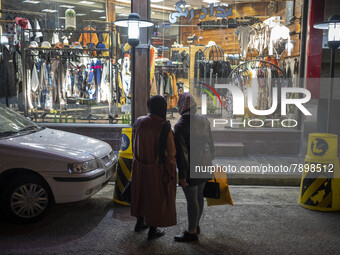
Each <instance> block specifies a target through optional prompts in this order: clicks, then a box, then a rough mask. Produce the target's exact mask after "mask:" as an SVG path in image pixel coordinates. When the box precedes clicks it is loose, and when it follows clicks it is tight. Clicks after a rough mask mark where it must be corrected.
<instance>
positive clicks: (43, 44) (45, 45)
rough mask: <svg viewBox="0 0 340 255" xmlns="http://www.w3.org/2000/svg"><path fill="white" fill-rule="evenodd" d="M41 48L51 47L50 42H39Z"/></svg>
mask: <svg viewBox="0 0 340 255" xmlns="http://www.w3.org/2000/svg"><path fill="white" fill-rule="evenodd" d="M41 48H44V49H50V48H51V44H50V43H49V42H47V41H44V42H42V43H41Z"/></svg>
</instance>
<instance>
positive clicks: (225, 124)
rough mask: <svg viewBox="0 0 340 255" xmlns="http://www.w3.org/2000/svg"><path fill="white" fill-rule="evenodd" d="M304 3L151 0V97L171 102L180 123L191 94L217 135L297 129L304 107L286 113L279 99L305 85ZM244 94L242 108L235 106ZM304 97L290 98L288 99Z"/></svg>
mask: <svg viewBox="0 0 340 255" xmlns="http://www.w3.org/2000/svg"><path fill="white" fill-rule="evenodd" d="M301 5H302V1H300V0H296V1H280V2H276V1H256V0H254V1H237V0H233V1H219V0H203V1H191V0H188V1H152V0H151V11H152V12H151V17H152V21H153V22H154V23H155V24H156V26H155V28H154V31H153V34H152V37H151V44H152V46H153V47H154V49H155V56H154V57H155V68H154V78H153V80H152V83H151V94H161V95H164V96H165V97H166V98H167V100H168V105H169V115H170V116H169V117H173V122H174V123H175V122H176V120H178V118H179V114H178V112H177V108H176V102H177V100H178V96H179V94H181V93H182V92H190V93H191V94H192V95H193V96H194V98H195V100H196V102H197V105H198V110H199V112H200V113H202V114H204V115H206V116H207V117H208V118H209V119H210V122H211V123H212V125H213V127H214V128H215V129H216V130H230V129H240V128H245V129H255V128H259V127H261V128H267V129H268V130H269V128H270V129H271V130H273V129H275V130H278V129H292V128H293V129H294V128H297V127H298V126H299V125H300V124H301V123H299V118H298V116H299V114H300V112H299V109H298V108H297V107H295V106H294V105H287V106H282V107H283V108H285V112H286V114H282V113H281V108H282V107H281V94H282V89H283V88H298V87H299V86H300V83H299V79H298V77H299V61H300V36H301V34H300V22H299V18H300V17H301V15H302V13H301ZM152 71H153V70H152ZM226 85H232V89H230V88H227V86H226ZM288 91H291V90H288ZM238 92H239V96H242V98H241V99H242V100H243V101H241V102H242V105H241V106H242V107H241V108H242V109H237V107H238V106H240V105H237V104H234V103H235V102H236V100H235V96H236V95H237V93H238ZM299 96H302V97H303V95H301V93H300V94H298V93H287V99H294V98H298V97H299ZM238 102H239V101H238ZM276 106H277V107H276ZM239 110H240V111H239ZM265 111H266V112H265Z"/></svg>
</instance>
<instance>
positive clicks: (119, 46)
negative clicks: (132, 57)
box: [0, 0, 131, 124]
mask: <svg viewBox="0 0 340 255" xmlns="http://www.w3.org/2000/svg"><path fill="white" fill-rule="evenodd" d="M129 12H130V4H127V3H122V4H120V5H119V4H116V3H115V1H105V2H104V1H97V0H91V1H66V0H65V1H63V0H60V1H51V0H40V1H30V0H26V1H22V0H20V1H19V0H14V1H12V0H2V1H1V17H0V20H1V21H0V28H1V30H0V31H1V45H0V54H1V56H0V68H1V72H2V73H1V81H0V103H2V104H5V105H7V106H8V107H10V108H12V109H14V110H16V111H19V112H20V113H22V114H23V115H26V116H27V117H30V118H31V119H33V120H35V121H36V122H55V123H106V124H108V123H119V124H120V123H124V124H129V123H130V116H131V114H130V109H131V98H130V87H129V80H130V78H131V75H130V73H131V72H130V65H129V52H128V49H127V47H124V46H125V43H126V41H127V38H126V37H125V34H126V31H124V30H118V29H117V30H116V29H115V28H114V26H113V22H114V21H115V20H116V18H121V17H123V16H124V15H127V14H128V13H129ZM129 75H130V76H129Z"/></svg>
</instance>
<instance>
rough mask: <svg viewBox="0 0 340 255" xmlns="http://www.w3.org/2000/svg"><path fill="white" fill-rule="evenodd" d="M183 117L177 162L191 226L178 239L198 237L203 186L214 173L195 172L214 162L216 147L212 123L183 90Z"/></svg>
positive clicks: (177, 128) (180, 106)
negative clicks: (198, 111)
mask: <svg viewBox="0 0 340 255" xmlns="http://www.w3.org/2000/svg"><path fill="white" fill-rule="evenodd" d="M178 111H179V113H180V114H181V118H180V119H179V121H178V122H177V124H176V125H175V145H176V163H177V168H178V176H179V183H180V185H181V186H182V188H183V191H184V194H185V198H186V200H187V213H188V221H189V226H188V230H187V231H184V232H183V233H181V234H180V235H177V236H175V240H176V241H178V242H191V241H197V240H198V236H197V234H199V233H200V228H199V221H200V218H201V215H202V212H203V207H204V199H203V189H204V185H205V183H206V181H207V180H208V179H210V178H211V177H210V175H208V176H207V175H206V174H204V173H198V172H195V171H196V169H197V167H198V168H201V169H202V168H204V166H209V165H212V159H213V158H214V154H215V149H214V144H213V140H212V135H211V129H210V123H209V121H208V119H207V118H206V117H204V116H202V115H198V114H196V102H195V100H194V98H193V97H192V96H191V95H190V94H189V93H182V94H181V95H180V97H179V100H178Z"/></svg>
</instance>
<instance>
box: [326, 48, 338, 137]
mask: <svg viewBox="0 0 340 255" xmlns="http://www.w3.org/2000/svg"><path fill="white" fill-rule="evenodd" d="M335 52H336V48H331V69H330V72H331V75H330V77H331V80H330V87H329V96H328V113H327V133H329V132H330V128H331V116H332V115H331V110H332V98H333V85H334V81H333V80H334V68H335Z"/></svg>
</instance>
